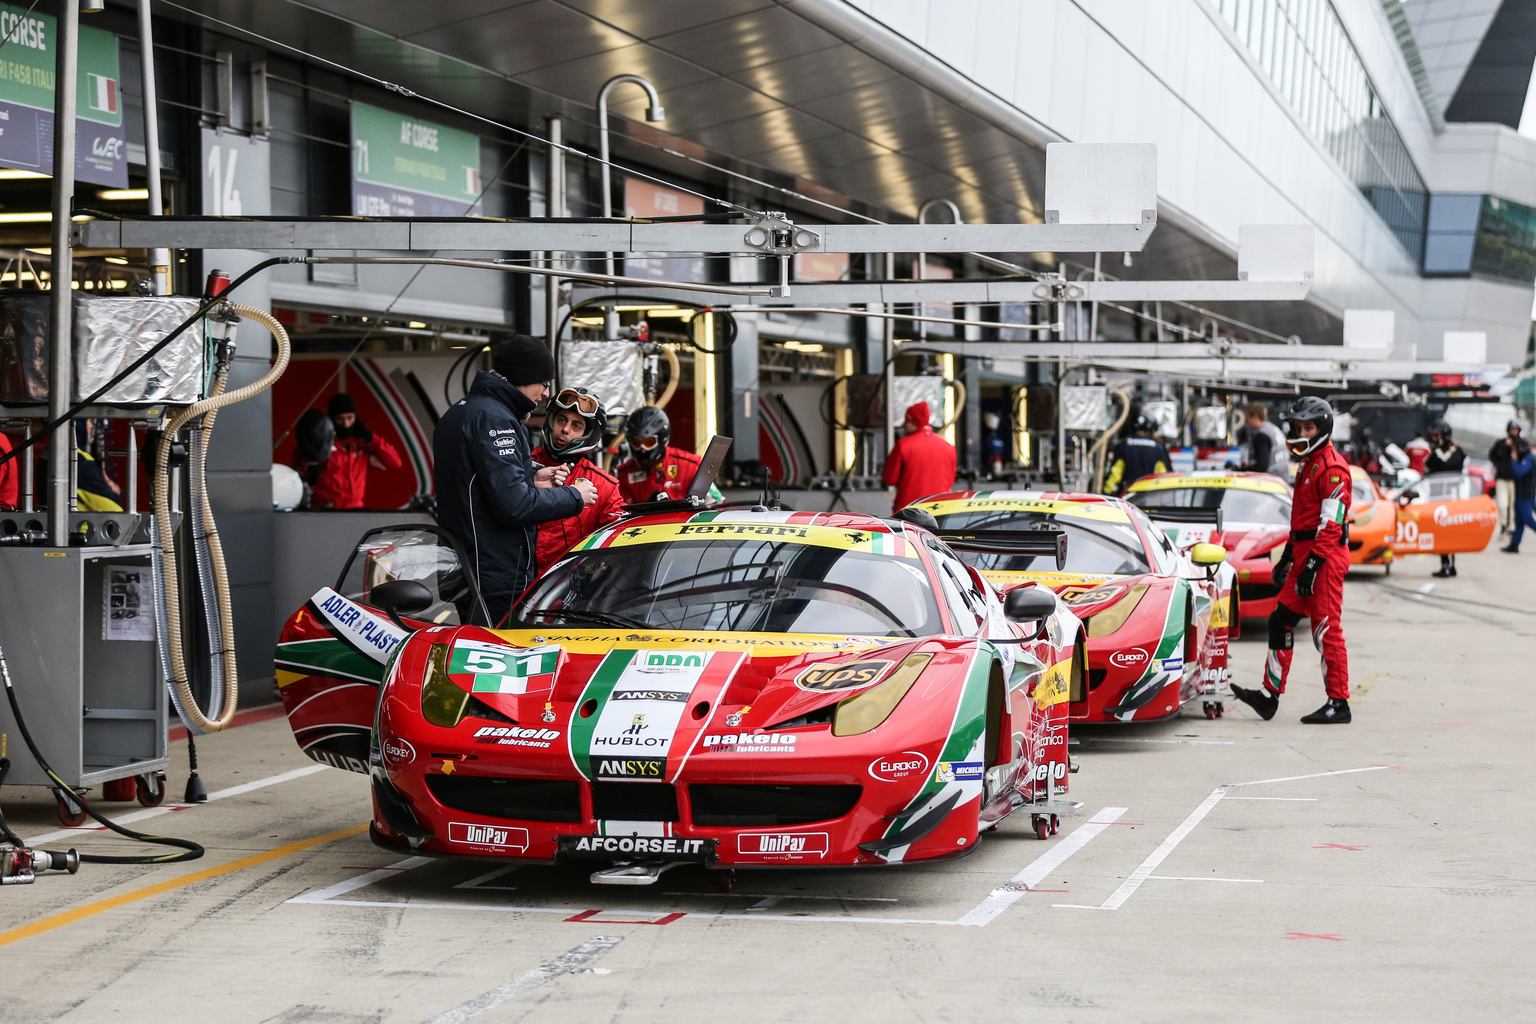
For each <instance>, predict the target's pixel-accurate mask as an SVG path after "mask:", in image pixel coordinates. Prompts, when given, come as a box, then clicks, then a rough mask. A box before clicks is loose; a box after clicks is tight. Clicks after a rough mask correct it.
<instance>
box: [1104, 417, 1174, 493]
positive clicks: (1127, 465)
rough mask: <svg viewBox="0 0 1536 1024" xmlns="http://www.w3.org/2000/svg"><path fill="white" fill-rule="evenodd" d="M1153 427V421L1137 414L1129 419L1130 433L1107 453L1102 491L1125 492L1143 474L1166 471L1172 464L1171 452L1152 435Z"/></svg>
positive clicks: (1155, 426) (1154, 428) (1154, 427)
mask: <svg viewBox="0 0 1536 1024" xmlns="http://www.w3.org/2000/svg"><path fill="white" fill-rule="evenodd" d="M1156 429H1157V424H1156V423H1153V422H1152V421H1151V420H1150V419H1148V418H1147V417H1146V416H1143V415H1140V414H1137V416H1136V419H1134V420H1133V421H1131V436H1130V437H1128V438H1126V439H1125V440H1124V441H1121V442H1120V443H1119V444H1117V445H1115V448H1114V451H1112V452H1110V453H1109V460H1110V462H1109V475H1108V476H1106V477H1105V478H1104V493H1105V494H1124V493H1125V490H1126V488H1128V487H1130V486H1131V484H1133V483H1135V482H1136V481H1137V480H1140V479H1141V478H1142V477H1144V476H1151V475H1152V474H1153V473H1166V472H1168V471H1169V470H1170V469H1172V468H1173V456H1171V455H1169V454H1168V449H1167V448H1164V447H1163V443H1162V442H1161V441H1159V440H1158V439H1157V438H1155V437H1153V436H1152V432H1153V431H1155V430H1156Z"/></svg>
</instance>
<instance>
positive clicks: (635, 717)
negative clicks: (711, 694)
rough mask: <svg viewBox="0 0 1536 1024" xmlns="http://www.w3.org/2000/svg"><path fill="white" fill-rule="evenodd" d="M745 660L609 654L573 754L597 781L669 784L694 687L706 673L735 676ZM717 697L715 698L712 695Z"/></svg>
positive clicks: (579, 721) (590, 692)
mask: <svg viewBox="0 0 1536 1024" xmlns="http://www.w3.org/2000/svg"><path fill="white" fill-rule="evenodd" d="M740 660H741V655H739V654H736V653H733V652H726V651H677V650H672V651H658V650H639V651H636V650H616V651H612V652H610V653H609V654H608V656H607V657H605V658H604V659H603V661H602V663H601V664H600V665H598V667H597V671H596V672H594V673H593V674H592V679H591V681H590V682H588V684H587V688H586V690H585V691H584V692H583V693H582V695H581V704H580V705H579V707H580V708H583V709H584V708H585V707H586V705H587V702H589V701H595V702H597V703H598V705H599V707H598V708H597V709H596V711H595V713H594V714H592V715H590V716H589V717H587V718H585V719H583V718H581V717H580V714H579V712H578V717H577V718H576V719H575V720H574V721H573V723H572V729H571V754H572V757H573V759H574V760H575V763H576V767H577V768H578V769H579V770H581V771H582V773H583V774H584V775H586V776H587V778H589V779H594V780H607V781H625V782H662V781H665V779H666V778H667V755H668V753H669V752H670V751H671V749H672V741H673V735H674V733H675V732H676V731H677V727H678V723H679V722H680V721H681V720H682V717H683V713H684V712H685V711H686V710H687V709H688V705H689V698H690V696H691V695H692V693H693V691H694V688H695V687H696V686H697V685H698V684H699V681H700V680H701V679H702V678H704V677H705V675H706V674H708V675H709V676H711V677H712V678H716V679H718V680H719V681H722V682H723V680H724V678H725V677H728V676H729V674H730V671H731V669H732V668H734V667H735V665H736V664H737V663H738V662H739V661H740ZM707 699H712V698H707Z"/></svg>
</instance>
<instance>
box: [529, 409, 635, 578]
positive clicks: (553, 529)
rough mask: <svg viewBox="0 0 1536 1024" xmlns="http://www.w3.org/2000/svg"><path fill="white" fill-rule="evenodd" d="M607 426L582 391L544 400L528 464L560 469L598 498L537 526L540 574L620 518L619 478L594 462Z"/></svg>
mask: <svg viewBox="0 0 1536 1024" xmlns="http://www.w3.org/2000/svg"><path fill="white" fill-rule="evenodd" d="M607 425H608V414H607V413H606V412H605V411H604V409H603V403H602V402H601V401H600V400H599V399H598V397H597V396H596V395H594V394H593V393H592V392H590V391H588V390H587V389H586V388H562V389H561V390H560V392H559V393H558V394H556V395H555V396H554V397H553V398H551V399H550V400H549V411H548V412H547V413H546V415H545V417H544V428H543V431H542V435H543V436H542V442H543V443H542V444H540V445H539V447H537V448H535V449H534V450H533V461H534V462H536V463H538V464H539V465H541V466H555V465H560V466H564V467H565V469H566V477H565V482H566V483H567V484H574V483H575V482H576V481H577V480H587V481H590V482H591V484H592V486H593V487H594V488H596V490H597V499H596V500H595V501H593V502H592V504H590V505H587V506H586V507H585V508H583V509H582V510H581V511H580V512H578V513H577V514H576V515H574V516H570V517H569V518H566V519H551V520H549V521H548V522H544V523H541V524H539V539H538V560H539V570H538V571H539V572H540V573H543V572H544V570H545V569H548V568H549V567H550V566H551V565H553V564H554V563H555V562H557V561H559V560H560V559H561V558H562V557H564V555H565V553H566V552H567V551H569V550H571V546H572V545H574V544H575V543H576V542H577V541H579V540H581V539H582V538H583V537H585V536H586V535H587V534H589V533H592V532H593V531H594V530H596V529H598V528H599V527H601V526H604V525H606V524H608V523H610V522H612V521H613V520H615V519H617V518H619V517H620V516H622V515H623V514H624V497H623V495H622V494H621V493H620V492H619V479H618V477H616V476H614V475H613V474H611V473H608V472H606V471H604V470H603V469H602V468H601V467H600V466H598V465H597V463H596V462H595V461H594V459H595V457H596V455H597V453H598V452H600V451H602V449H603V430H604V428H605V427H607Z"/></svg>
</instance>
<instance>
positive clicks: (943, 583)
mask: <svg viewBox="0 0 1536 1024" xmlns="http://www.w3.org/2000/svg"><path fill="white" fill-rule="evenodd" d="M924 540H925V544H926V546H927V548H928V554H929V556H930V557H931V558H932V559H933V564H934V569H935V570H936V571H937V574H938V577H939V587H940V588H941V589H942V590H943V591H944V600H945V603H946V604H948V605H949V615H950V618H952V619H954V621H955V632H956V633H957V634H959V635H961V636H970V635H971V634H972V633H975V632H976V627H977V626H979V625H980V624H981V620H982V619H983V618H985V617H986V614H987V600H986V598H985V597H983V596H982V595H981V593H980V592H979V591H977V589H976V584H975V582H974V581H973V580H972V579H971V574H970V573H969V572H967V571H966V569H965V563H964V562H962V561H960V559H959V558H958V557H956V556H955V554H954V553H953V552H951V551H950V550H949V549H947V548H945V547H944V545H942V544H940V543H939V542H938V541H936V540H934V539H933V538H931V537H927V538H925V539H924Z"/></svg>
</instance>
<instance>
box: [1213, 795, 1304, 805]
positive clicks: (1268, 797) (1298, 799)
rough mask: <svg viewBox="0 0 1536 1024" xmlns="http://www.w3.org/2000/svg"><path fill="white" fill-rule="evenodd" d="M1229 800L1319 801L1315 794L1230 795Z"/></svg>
mask: <svg viewBox="0 0 1536 1024" xmlns="http://www.w3.org/2000/svg"><path fill="white" fill-rule="evenodd" d="M1227 799H1228V800H1290V801H1296V802H1298V803H1314V804H1315V803H1317V797H1315V796H1228V797H1227Z"/></svg>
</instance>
